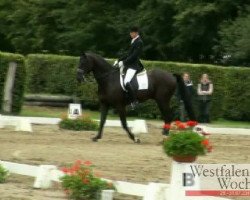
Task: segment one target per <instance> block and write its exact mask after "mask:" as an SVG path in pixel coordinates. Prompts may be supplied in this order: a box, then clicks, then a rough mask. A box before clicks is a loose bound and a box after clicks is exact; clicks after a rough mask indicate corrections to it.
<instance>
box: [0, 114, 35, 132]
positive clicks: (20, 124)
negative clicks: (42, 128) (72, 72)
mask: <svg viewBox="0 0 250 200" xmlns="http://www.w3.org/2000/svg"><path fill="white" fill-rule="evenodd" d="M5 126H15V131H27V132H32V126H31V123H30V120H29V119H28V118H21V117H20V118H18V117H12V116H3V115H0V128H4V127H5Z"/></svg>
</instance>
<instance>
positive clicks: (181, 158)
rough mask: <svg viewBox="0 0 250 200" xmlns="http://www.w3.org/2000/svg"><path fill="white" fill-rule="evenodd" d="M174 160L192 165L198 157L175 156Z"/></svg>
mask: <svg viewBox="0 0 250 200" xmlns="http://www.w3.org/2000/svg"><path fill="white" fill-rule="evenodd" d="M173 160H174V161H176V162H186V163H191V162H194V161H195V160H196V156H173Z"/></svg>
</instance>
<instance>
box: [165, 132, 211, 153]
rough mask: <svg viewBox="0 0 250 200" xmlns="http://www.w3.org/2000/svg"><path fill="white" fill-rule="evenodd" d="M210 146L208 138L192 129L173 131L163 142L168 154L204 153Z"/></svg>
mask: <svg viewBox="0 0 250 200" xmlns="http://www.w3.org/2000/svg"><path fill="white" fill-rule="evenodd" d="M208 147H209V141H208V139H206V138H205V137H204V136H201V135H199V134H198V133H195V132H193V131H190V130H187V131H181V132H178V133H176V132H175V133H171V134H170V136H169V137H168V138H167V139H166V140H165V141H164V144H163V149H164V152H165V153H166V154H167V155H168V156H197V155H204V154H205V153H206V152H207V151H208Z"/></svg>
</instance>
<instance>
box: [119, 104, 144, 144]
mask: <svg viewBox="0 0 250 200" xmlns="http://www.w3.org/2000/svg"><path fill="white" fill-rule="evenodd" d="M117 111H118V113H119V116H120V120H121V123H122V127H123V128H124V130H125V131H126V132H127V134H128V136H129V138H130V139H131V140H133V141H134V142H136V143H140V140H139V139H138V138H137V139H135V136H134V134H133V133H132V132H131V131H130V129H129V128H128V124H127V119H126V110H125V107H122V106H121V107H119V108H118V109H117Z"/></svg>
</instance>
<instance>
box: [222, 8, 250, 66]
mask: <svg viewBox="0 0 250 200" xmlns="http://www.w3.org/2000/svg"><path fill="white" fill-rule="evenodd" d="M219 33H220V37H221V40H220V49H221V53H222V57H223V58H224V59H222V62H225V64H232V65H243V66H250V37H249V34H250V6H249V7H247V9H246V11H245V12H242V13H241V14H240V16H239V17H237V18H236V19H235V20H234V21H228V22H225V23H224V24H223V25H222V26H221V29H220V32H219Z"/></svg>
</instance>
